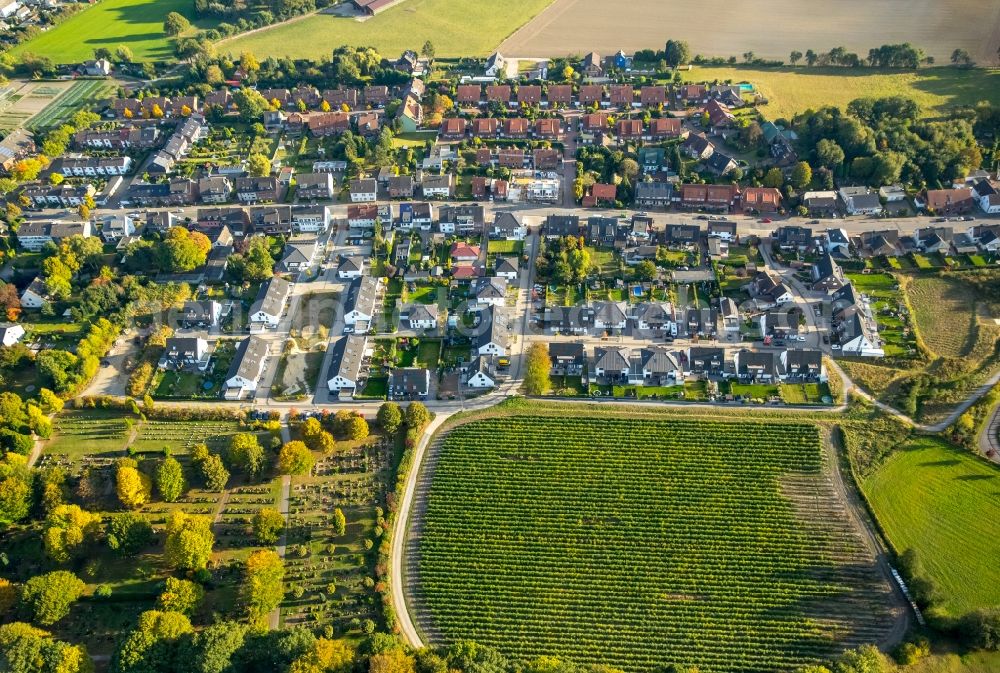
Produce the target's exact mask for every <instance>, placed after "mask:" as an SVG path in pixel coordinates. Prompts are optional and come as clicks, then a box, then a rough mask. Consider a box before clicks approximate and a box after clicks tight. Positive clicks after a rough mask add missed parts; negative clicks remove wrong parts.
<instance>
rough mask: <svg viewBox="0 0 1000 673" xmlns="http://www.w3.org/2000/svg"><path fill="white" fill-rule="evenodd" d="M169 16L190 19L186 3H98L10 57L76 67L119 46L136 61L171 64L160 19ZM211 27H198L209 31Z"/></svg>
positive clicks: (131, 0)
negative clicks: (27, 56) (102, 50)
mask: <svg viewBox="0 0 1000 673" xmlns="http://www.w3.org/2000/svg"><path fill="white" fill-rule="evenodd" d="M170 12H178V13H180V14H184V15H185V16H187V17H188V19H191V20H193V19H194V5H193V3H191V2H190V0H155V1H154V0H101V2H99V3H97V4H95V5H93V6H92V7H88V8H87V9H85V10H83V11H81V12H79V13H77V14H75V15H73V16H71V17H70V18H69V19H67V20H66V21H63V22H62V23H60V24H59V25H57V26H56V27H55V28H53V29H51V30H48V31H46V32H44V33H42V34H41V35H39V36H38V37H36V38H34V39H33V40H29V41H28V42H26V43H24V44H22V45H20V46H18V47H17V48H16V49H14V50H13V53H14V54H21V53H24V52H32V53H34V54H39V55H42V56H48V57H49V58H51V59H52V60H53V61H55V62H57V63H79V62H80V61H83V60H85V59H88V58H93V57H94V49H97V48H98V47H106V48H108V49H110V50H111V51H112V52H114V50H115V49H116V48H117V47H118V46H119V45H126V46H127V47H128V48H129V49H131V50H132V54H133V56H134V57H135V59H136V60H137V61H164V60H172V59H173V58H174V50H173V45H172V43H171V42H172V41H171V40H169V39H168V38H167V36H166V35H164V33H163V19H164V17H166V16H167V14H169V13H170ZM213 23H214V22H211V21H209V22H199V25H200V26H201V27H209V26H211V25H213Z"/></svg>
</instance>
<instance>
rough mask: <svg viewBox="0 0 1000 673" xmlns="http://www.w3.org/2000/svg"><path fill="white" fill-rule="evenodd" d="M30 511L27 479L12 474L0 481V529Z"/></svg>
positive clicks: (18, 519)
mask: <svg viewBox="0 0 1000 673" xmlns="http://www.w3.org/2000/svg"><path fill="white" fill-rule="evenodd" d="M10 455H11V454H7V456H8V457H9V456H10ZM30 511H31V485H30V484H29V483H28V481H27V479H22V478H20V477H19V476H13V475H12V476H8V477H7V478H5V479H3V480H2V481H0V529H2V528H6V527H7V526H9V525H10V524H12V523H16V522H17V521H20V520H21V519H23V518H25V517H26V516H28V513H29V512H30Z"/></svg>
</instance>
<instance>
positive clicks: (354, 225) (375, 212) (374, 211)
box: [347, 203, 379, 229]
mask: <svg viewBox="0 0 1000 673" xmlns="http://www.w3.org/2000/svg"><path fill="white" fill-rule="evenodd" d="M378 218H379V209H378V206H377V205H375V204H374V203H366V204H362V205H357V206H347V226H349V227H350V228H351V229H371V228H373V227H374V226H375V220H377V219H378Z"/></svg>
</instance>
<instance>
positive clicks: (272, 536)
mask: <svg viewBox="0 0 1000 673" xmlns="http://www.w3.org/2000/svg"><path fill="white" fill-rule="evenodd" d="M250 525H251V527H252V528H253V535H254V537H255V538H257V542H259V543H260V544H262V545H271V544H274V543H275V542H277V541H278V538H280V537H281V534H282V533H283V532H284V530H285V517H283V516H281V512H279V511H278V510H276V509H274V508H273V507H264V508H262V509H259V510H257V513H256V514H254V515H253V519H251V520H250Z"/></svg>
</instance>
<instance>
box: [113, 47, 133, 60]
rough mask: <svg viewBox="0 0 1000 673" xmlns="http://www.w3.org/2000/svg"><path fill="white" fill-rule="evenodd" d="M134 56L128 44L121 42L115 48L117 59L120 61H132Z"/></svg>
mask: <svg viewBox="0 0 1000 673" xmlns="http://www.w3.org/2000/svg"><path fill="white" fill-rule="evenodd" d="M133 58H134V56H133V55H132V50H131V49H129V47H128V45H125V44H120V45H118V48H117V49H115V60H116V61H118V62H119V63H131V62H132V59H133Z"/></svg>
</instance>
